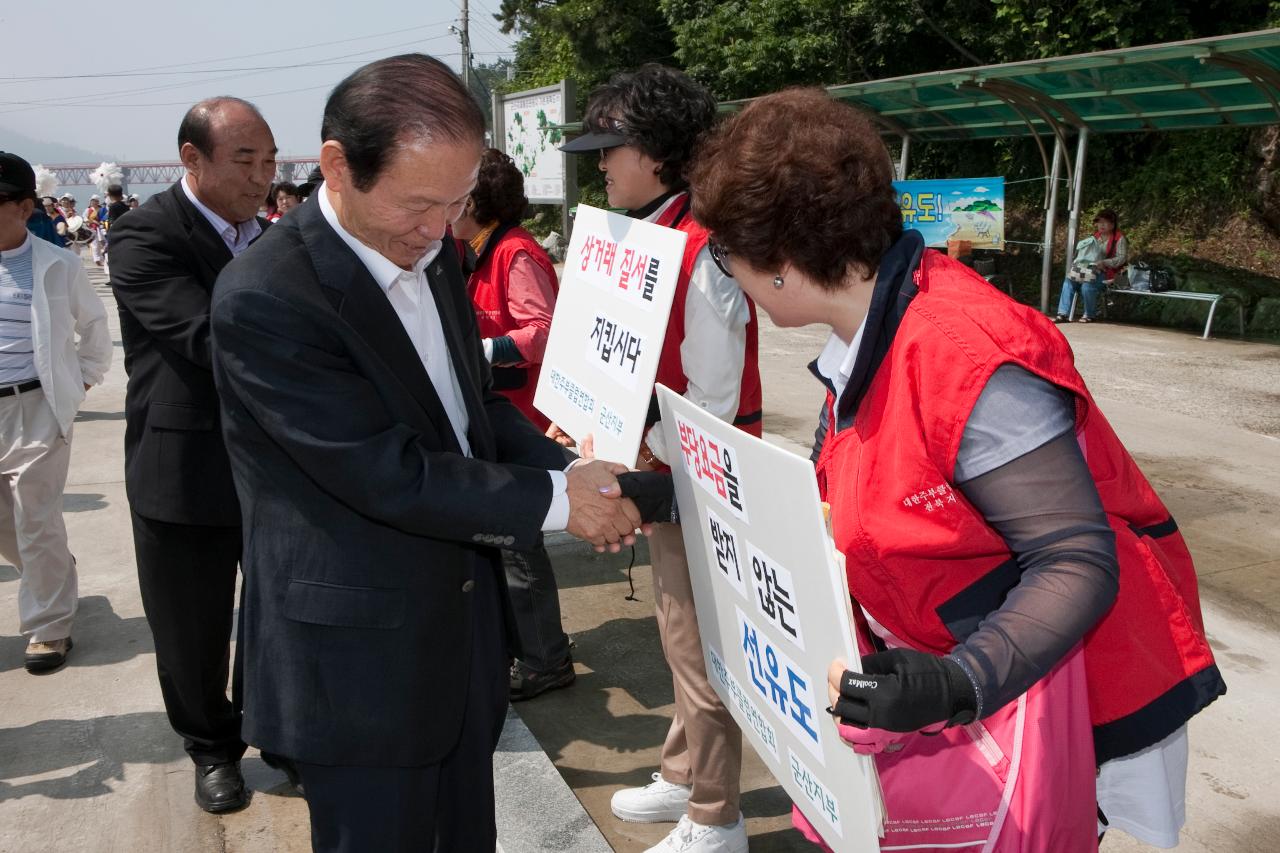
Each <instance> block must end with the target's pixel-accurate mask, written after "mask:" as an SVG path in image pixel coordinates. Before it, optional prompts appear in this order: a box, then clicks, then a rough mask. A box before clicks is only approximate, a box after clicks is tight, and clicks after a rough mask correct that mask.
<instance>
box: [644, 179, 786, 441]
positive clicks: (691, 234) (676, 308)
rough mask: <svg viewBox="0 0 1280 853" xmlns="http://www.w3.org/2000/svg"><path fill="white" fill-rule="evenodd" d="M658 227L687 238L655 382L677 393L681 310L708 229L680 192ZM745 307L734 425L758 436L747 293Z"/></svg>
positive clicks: (684, 382)
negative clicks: (692, 213)
mask: <svg viewBox="0 0 1280 853" xmlns="http://www.w3.org/2000/svg"><path fill="white" fill-rule="evenodd" d="M657 224H658V225H664V226H666V227H667V228H675V229H676V230H677V231H683V232H684V233H685V234H686V235H687V239H686V240H685V244H684V257H683V258H682V259H681V261H680V277H679V279H677V281H676V295H675V299H674V300H673V301H672V303H671V317H670V319H669V320H668V321H667V336H666V338H664V339H663V342H662V357H661V358H660V359H659V360H658V376H657V381H658V382H661V383H662V384H663V385H666V386H667V387H668V388H670V389H671V390H672V391H675V392H676V393H677V394H684V393H685V392H686V391H687V390H689V378H688V377H687V376H685V373H684V362H683V361H681V359H680V345H681V344H682V343H684V337H685V327H684V308H685V301H686V298H687V297H688V295H689V279H690V278H691V277H692V276H693V264H694V262H695V261H696V260H697V258H698V253H699V252H701V251H702V248H703V247H704V246H706V245H707V229H705V228H703V227H702V226H701V225H699V224H698V223H697V222H695V221H694V219H693V216H692V215H691V214H690V213H689V195H688V193H680V194H679V195H677V196H676V197H675V199H674V200H673V201H672V202H671V203H670V205H668V206H667V209H666V210H664V211H663V212H662V215H661V216H659V217H658V219H657ZM743 298H745V299H746V300H747V308H748V310H750V312H751V321H750V322H749V323H747V341H746V353H745V359H744V360H743V364H742V386H741V391H740V392H739V395H738V414H737V415H736V416H735V417H734V419H733V424H734V426H736V427H737V428H738V429H740V430H742V431H744V432H746V433H749V434H751V435H754V436H756V437H757V438H758V437H759V436H760V434H761V431H762V430H763V427H764V424H763V421H762V418H761V414H762V412H761V406H762V405H763V395H762V393H761V388H760V355H759V341H758V331H757V324H756V306H755V303H754V302H752V301H751V299H750V298H749V297H747V296H746V294H745V293H744V294H743Z"/></svg>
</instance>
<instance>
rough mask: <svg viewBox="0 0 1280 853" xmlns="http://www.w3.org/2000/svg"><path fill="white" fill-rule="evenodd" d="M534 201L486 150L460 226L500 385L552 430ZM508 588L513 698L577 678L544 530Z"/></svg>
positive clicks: (550, 278) (479, 319) (509, 559)
mask: <svg viewBox="0 0 1280 853" xmlns="http://www.w3.org/2000/svg"><path fill="white" fill-rule="evenodd" d="M528 206H529V200H528V199H527V198H526V197H525V194H524V176H523V175H522V174H520V169H519V168H517V167H516V164H515V163H514V162H513V161H512V160H511V158H510V157H508V156H507V155H506V154H503V153H502V152H501V151H498V150H497V149H495V148H490V149H487V150H486V151H485V152H484V154H483V155H481V157H480V172H479V174H478V176H477V178H476V188H475V189H474V190H472V192H471V197H470V198H469V199H468V200H467V204H466V207H465V208H464V210H463V214H462V217H461V218H460V219H459V220H458V221H457V222H455V223H454V224H453V235H454V237H456V238H458V239H459V240H464V241H466V242H467V243H469V244H470V248H471V252H469V253H467V256H468V266H469V267H471V273H470V278H469V279H468V282H467V292H468V293H469V294H470V296H471V303H472V305H473V306H474V307H475V311H476V323H477V325H478V326H479V328H480V337H481V340H482V343H483V345H484V354H485V357H486V358H487V359H488V360H489V363H490V364H492V365H493V368H492V370H493V388H494V390H495V391H498V392H500V393H502V394H504V395H505V396H506V397H507V398H508V399H509V400H511V402H513V403H515V405H516V407H517V408H519V409H520V411H521V412H523V413H524V415H525V417H527V418H528V419H529V420H531V421H533V422H534V423H535V424H537V425H538V428H539V429H543V430H545V429H546V428H547V426H548V424H549V421H548V420H547V419H546V418H545V417H543V415H542V413H541V412H539V411H538V410H537V409H535V408H534V407H533V393H534V391H535V390H536V389H537V387H538V369H539V367H540V365H541V364H542V354H543V352H544V351H545V350H546V348H547V334H548V332H550V330H551V314H552V312H553V311H554V310H555V304H556V291H557V281H556V270H555V267H554V266H552V264H551V258H549V257H547V253H546V251H545V250H544V249H543V248H542V247H541V246H539V245H538V241H537V240H535V239H534V238H533V235H532V234H530V233H529V232H528V231H526V230H524V229H523V228H521V227H520V218H521V217H522V216H523V215H524V211H525V208H527V207H528ZM502 564H503V568H504V569H506V575H507V588H508V590H509V591H510V593H511V609H512V611H513V613H514V615H515V622H516V631H517V633H518V634H519V635H520V646H521V649H522V652H521V654H522V656H521V658H520V659H519V660H517V661H516V662H515V663H514V664H513V665H512V667H511V686H510V690H511V700H512V701H513V702H519V701H522V700H525V699H532V698H534V697H535V696H538V695H540V694H542V693H545V692H546V691H548V690H555V689H557V688H561V687H568V686H569V685H570V684H572V683H573V681H574V678H575V674H574V670H573V656H572V655H571V654H570V652H569V638H568V636H567V635H566V634H565V632H564V629H563V628H562V627H561V623H560V595H559V590H558V589H557V586H556V576H555V573H554V571H553V570H552V567H551V558H550V557H549V556H548V554H547V551H546V548H544V547H543V545H542V541H541V539H539V541H538V544H537V546H536V547H535V548H534V549H533V550H532V551H527V552H517V551H503V552H502Z"/></svg>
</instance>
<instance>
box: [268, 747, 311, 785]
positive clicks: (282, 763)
mask: <svg viewBox="0 0 1280 853" xmlns="http://www.w3.org/2000/svg"><path fill="white" fill-rule="evenodd" d="M262 763H263V764H265V765H267V766H268V767H271V768H273V769H275V770H283V771H284V775H285V776H287V777H289V784H290V785H292V786H293V788H294V790H295V791H297V792H298V793H299V794H301V793H302V777H301V776H299V775H298V768H297V767H295V766H294V764H293V761H292V760H290V759H288V758H285V757H284V756H283V755H276V754H275V753H274V752H264V753H262Z"/></svg>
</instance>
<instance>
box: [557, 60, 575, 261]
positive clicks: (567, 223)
mask: <svg viewBox="0 0 1280 853" xmlns="http://www.w3.org/2000/svg"><path fill="white" fill-rule="evenodd" d="M560 98H561V100H560V103H562V104H564V107H563V113H562V116H563V119H562V121H563V122H564V123H565V124H568V123H570V122H574V121H577V120H578V103H577V98H578V87H577V84H575V83H574V81H572V80H567V79H566V80H561V81H560ZM560 156H561V157H563V158H564V214H563V218H562V221H561V225H562V226H563V228H562V230H561V232H560V233H561V235H562V236H563V237H564V244H565V245H566V246H568V245H569V236H570V235H571V234H572V232H573V209H574V208H575V207H577V206H578V155H576V154H561V155H560Z"/></svg>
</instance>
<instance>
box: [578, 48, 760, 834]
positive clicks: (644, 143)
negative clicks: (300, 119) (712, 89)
mask: <svg viewBox="0 0 1280 853" xmlns="http://www.w3.org/2000/svg"><path fill="white" fill-rule="evenodd" d="M715 114H716V105H715V100H714V99H713V98H712V97H711V95H710V93H709V92H707V90H706V89H705V88H703V87H702V86H701V85H699V84H698V83H696V82H695V81H694V80H692V79H690V78H689V77H688V76H686V75H685V74H684V73H682V72H680V71H678V70H676V69H674V68H665V67H663V66H661V65H645V66H643V67H641V68H640V69H638V70H636V71H629V72H624V73H620V74H616V75H614V76H613V77H612V78H611V79H610V80H609V82H608V83H606V84H605V85H603V86H601V87H600V88H598V89H597V90H596V91H594V92H592V93H591V97H590V99H589V100H588V102H587V110H586V118H585V120H584V121H583V126H584V127H585V128H586V130H587V132H586V133H585V134H583V135H582V136H579V137H578V138H577V139H574V140H573V141H571V142H569V143H568V144H566V145H565V146H563V147H562V149H561V150H563V151H566V152H569V153H573V154H585V155H593V156H598V157H599V161H600V162H599V168H600V171H602V172H604V175H605V189H606V191H607V192H608V195H609V205H610V207H615V208H623V209H625V210H626V212H627V215H628V216H630V217H633V218H635V219H642V220H644V221H647V222H653V223H656V224H658V225H664V226H667V227H670V228H675V229H677V230H680V231H683V232H684V233H685V234H686V235H687V239H686V241H685V249H684V257H683V259H682V262H681V268H680V276H679V278H678V280H677V283H676V296H675V300H674V302H673V304H672V307H671V319H670V322H669V323H668V325H667V333H666V337H665V339H664V341H663V345H662V357H661V359H660V360H659V362H658V377H657V379H658V381H659V382H661V383H662V384H663V385H666V386H667V387H668V388H671V389H672V390H674V391H677V392H679V393H681V394H683V395H684V396H685V397H686V398H687V399H689V400H690V401H691V402H692V403H694V404H695V405H697V406H698V407H699V408H701V409H702V410H703V411H705V412H708V413H710V414H713V415H715V416H716V417H718V418H720V419H721V420H724V421H728V422H730V423H733V424H735V425H737V426H738V427H739V428H740V429H742V430H744V431H746V432H748V433H751V434H752V435H756V436H759V435H760V433H761V426H762V424H761V414H760V412H761V387H760V371H759V365H758V363H757V357H756V347H757V344H756V341H757V332H756V315H755V307H754V306H753V305H752V303H751V300H750V299H748V298H747V297H746V295H745V294H743V293H742V292H741V290H739V289H738V287H737V285H736V284H734V282H733V279H732V278H730V277H729V276H728V274H727V273H725V272H724V268H723V266H722V265H721V263H720V262H719V261H717V259H716V258H715V256H714V254H713V251H712V248H711V246H710V244H709V243H708V240H707V231H706V229H704V228H703V227H702V226H701V225H700V224H699V223H698V222H697V221H695V220H694V218H693V215H692V214H691V212H690V204H691V199H690V195H689V183H688V179H687V176H686V171H687V168H688V166H689V164H690V162H691V161H692V159H693V152H694V149H695V147H696V145H697V143H698V140H699V138H700V137H701V136H702V134H703V133H704V132H705V131H707V130H708V129H710V127H711V125H712V123H713V122H714V120H715ZM651 412H652V413H653V414H652V415H651V418H650V420H649V422H648V425H647V427H646V430H645V437H644V441H643V443H642V444H641V445H640V458H639V459H638V460H637V462H636V467H637V468H640V469H649V470H652V469H655V468H661V467H664V463H665V462H666V459H665V458H664V457H665V455H666V446H667V445H666V440H665V437H664V431H663V427H664V424H663V423H662V422H661V421H660V420H658V418H657V414H656V413H657V405H656V401H655V405H653V406H651ZM649 552H650V554H651V557H652V562H653V577H654V605H655V609H656V611H657V615H658V628H659V633H660V634H661V635H662V649H663V653H664V654H665V656H666V659H667V665H668V666H670V668H671V674H672V681H673V685H674V689H675V714H674V715H673V719H672V721H671V728H670V730H669V731H668V732H667V739H666V742H665V743H664V744H663V747H662V755H661V762H660V766H659V768H658V772H657V773H654V774H653V782H652V783H651V784H649V785H645V786H644V787H641V788H624V789H622V790H620V791H618V792H616V793H615V794H614V796H613V799H612V801H611V803H610V807H611V808H612V809H613V813H614V814H615V815H616V816H617V817H619V818H620V819H622V820H627V821H637V822H644V823H649V822H660V821H675V822H678V823H677V825H676V827H675V829H673V830H672V832H671V834H670V835H669V836H668V837H667V838H666V839H665V840H664V841H663V842H662V843H661V844H659V845H658V846H656V847H653V848H651V853H652V851H675V850H680V851H684V853H711V851H715V853H742V852H743V851H746V849H747V831H746V826H745V823H744V821H743V818H742V813H741V811H740V809H739V798H740V788H739V775H740V771H741V768H742V732H741V730H740V729H739V728H738V725H737V724H736V723H735V722H734V721H733V717H732V716H731V715H730V713H729V711H728V709H727V708H725V706H724V704H723V703H722V702H721V701H720V698H719V697H718V696H717V695H716V692H715V690H714V689H712V687H711V684H710V682H709V681H708V679H707V670H706V664H705V661H704V658H703V652H702V639H701V636H700V634H699V632H698V621H697V615H696V613H695V611H694V603H693V588H692V586H691V584H690V581H689V560H688V556H687V555H686V553H685V547H684V538H683V535H682V534H681V531H680V526H679V525H678V524H668V523H664V524H655V525H654V526H653V532H652V533H651V534H650V536H649Z"/></svg>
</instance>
